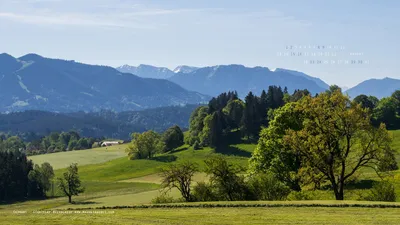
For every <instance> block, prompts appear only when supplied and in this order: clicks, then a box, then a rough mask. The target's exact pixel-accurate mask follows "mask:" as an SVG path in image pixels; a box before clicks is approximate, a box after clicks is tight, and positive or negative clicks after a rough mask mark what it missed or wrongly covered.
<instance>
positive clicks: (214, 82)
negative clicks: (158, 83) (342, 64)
mask: <svg viewBox="0 0 400 225" xmlns="http://www.w3.org/2000/svg"><path fill="white" fill-rule="evenodd" d="M143 67H146V66H145V65H139V66H138V67H134V66H128V65H125V66H121V67H118V68H117V69H118V70H120V71H122V72H128V73H132V74H136V75H138V76H142V77H151V76H156V75H157V76H158V77H160V78H161V77H163V79H168V80H170V81H173V82H174V83H177V84H179V85H180V86H182V87H184V88H186V89H188V90H192V91H197V92H200V93H203V94H207V95H210V96H216V95H218V94H220V93H222V92H225V91H232V90H236V91H238V93H239V94H240V96H241V97H244V96H245V95H246V94H247V93H248V92H249V91H253V92H257V93H258V92H260V91H261V90H263V89H266V88H267V87H268V86H269V85H277V86H281V87H285V86H286V87H287V88H288V91H289V92H292V91H294V90H295V89H308V90H309V91H310V92H311V93H314V94H315V93H319V92H321V91H324V90H327V89H329V84H327V83H326V82H324V81H323V80H321V79H320V78H317V77H312V76H310V75H308V74H305V73H303V72H299V71H295V70H289V69H283V68H277V69H273V70H270V69H268V68H266V67H254V68H249V67H245V66H242V65H217V66H211V67H203V68H199V67H191V66H178V67H177V68H176V69H174V70H169V69H168V68H165V67H156V66H147V67H151V68H152V71H153V72H149V73H144V72H143V69H140V68H143ZM127 68H133V69H129V70H128V69H127ZM151 74H153V75H151ZM161 74H162V75H161ZM398 89H400V80H399V79H393V78H384V79H370V80H366V81H363V82H361V83H360V84H358V85H356V86H354V87H352V88H347V87H342V90H343V92H345V93H347V94H349V96H350V97H353V98H354V97H356V96H357V95H360V94H365V95H373V96H376V97H378V98H383V97H387V96H390V95H391V94H392V93H393V92H394V91H395V90H398Z"/></svg>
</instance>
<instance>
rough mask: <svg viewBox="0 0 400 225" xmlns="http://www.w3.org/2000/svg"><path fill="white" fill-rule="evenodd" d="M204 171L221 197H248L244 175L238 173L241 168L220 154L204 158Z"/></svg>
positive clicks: (242, 198)
mask: <svg viewBox="0 0 400 225" xmlns="http://www.w3.org/2000/svg"><path fill="white" fill-rule="evenodd" d="M204 163H205V164H206V170H205V172H206V173H207V175H209V176H210V182H211V184H212V185H213V186H214V187H215V189H216V192H217V193H218V195H219V196H221V199H224V200H228V201H240V200H246V199H249V198H250V194H251V193H250V191H249V188H248V186H247V184H246V183H245V182H244V177H243V176H239V175H238V174H239V173H240V172H242V171H243V168H240V167H238V166H237V165H234V164H232V163H230V162H228V161H227V160H226V157H224V156H222V155H216V156H214V157H210V158H208V159H206V160H204Z"/></svg>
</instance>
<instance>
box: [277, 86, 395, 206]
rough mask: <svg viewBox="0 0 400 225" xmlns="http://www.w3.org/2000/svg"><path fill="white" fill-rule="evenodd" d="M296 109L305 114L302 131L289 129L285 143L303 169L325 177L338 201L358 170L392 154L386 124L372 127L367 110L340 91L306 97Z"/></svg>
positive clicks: (341, 198) (373, 165)
mask: <svg viewBox="0 0 400 225" xmlns="http://www.w3.org/2000/svg"><path fill="white" fill-rule="evenodd" d="M297 107H298V109H299V110H300V111H301V113H302V114H303V115H304V121H303V123H302V128H301V129H300V130H293V129H289V130H288V131H286V135H285V136H284V138H283V140H284V142H286V143H287V144H288V145H289V146H290V148H291V149H293V150H295V151H296V152H297V153H298V154H299V155H300V157H301V163H302V167H304V168H310V169H312V170H316V171H319V172H320V173H322V174H323V175H324V176H325V177H326V179H327V180H328V181H329V182H330V183H331V186H332V189H333V191H334V194H335V197H336V199H337V200H343V198H344V186H345V184H346V181H348V180H349V178H351V177H352V176H353V175H354V174H355V173H356V172H357V171H358V170H360V169H361V168H362V167H376V166H377V164H378V163H379V162H380V161H381V159H382V158H383V157H384V156H385V155H386V153H387V152H390V151H393V150H392V149H391V148H390V142H391V139H390V137H389V133H388V131H387V130H386V128H385V125H384V124H381V125H380V126H379V127H378V128H375V127H373V126H372V125H371V122H370V114H369V113H368V110H367V109H365V108H362V107H361V106H360V105H359V104H355V103H353V102H351V101H350V100H349V98H348V97H346V96H344V95H343V94H342V93H341V92H340V91H334V92H333V93H322V94H320V95H319V96H317V97H315V98H311V97H305V98H303V99H302V100H301V101H300V103H299V104H298V106H297Z"/></svg>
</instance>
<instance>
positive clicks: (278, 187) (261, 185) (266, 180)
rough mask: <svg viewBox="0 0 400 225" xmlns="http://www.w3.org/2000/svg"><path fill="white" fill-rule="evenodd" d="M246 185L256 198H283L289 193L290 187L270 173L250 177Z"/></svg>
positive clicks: (270, 199)
mask: <svg viewBox="0 0 400 225" xmlns="http://www.w3.org/2000/svg"><path fill="white" fill-rule="evenodd" d="M248 186H249V188H250V190H251V191H252V193H253V195H254V196H255V198H256V199H258V200H268V201H272V200H284V199H286V197H287V196H288V194H289V193H290V189H289V188H288V187H287V186H285V185H284V184H283V183H282V182H280V181H279V180H278V179H276V178H275V177H274V176H273V175H271V174H257V175H255V176H252V177H250V179H249V181H248Z"/></svg>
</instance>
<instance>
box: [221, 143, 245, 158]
mask: <svg viewBox="0 0 400 225" xmlns="http://www.w3.org/2000/svg"><path fill="white" fill-rule="evenodd" d="M215 153H220V154H223V155H234V156H241V157H250V156H251V153H250V152H247V151H244V150H242V149H239V148H237V147H235V146H231V145H220V146H218V147H216V148H215Z"/></svg>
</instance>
